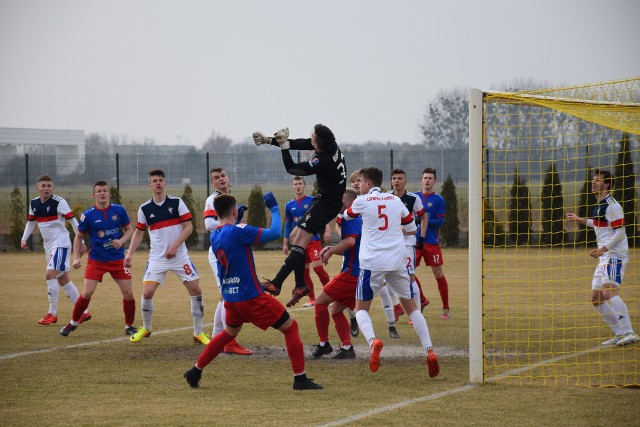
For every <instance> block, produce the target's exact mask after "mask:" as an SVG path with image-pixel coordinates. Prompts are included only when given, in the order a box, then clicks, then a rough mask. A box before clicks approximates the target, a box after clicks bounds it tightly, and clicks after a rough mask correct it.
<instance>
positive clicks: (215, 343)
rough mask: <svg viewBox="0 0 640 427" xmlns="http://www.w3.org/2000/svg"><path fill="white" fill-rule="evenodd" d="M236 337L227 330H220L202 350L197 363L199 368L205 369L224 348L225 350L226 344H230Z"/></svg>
mask: <svg viewBox="0 0 640 427" xmlns="http://www.w3.org/2000/svg"><path fill="white" fill-rule="evenodd" d="M233 338H234V337H232V336H231V335H229V334H228V333H227V332H226V331H224V330H223V331H222V332H220V333H219V334H218V335H216V336H215V337H213V338H211V341H209V344H207V346H206V347H205V348H204V350H202V353H200V356H199V357H198V362H197V363H196V367H198V368H199V369H204V368H205V367H206V366H207V365H208V364H209V363H211V362H212V361H213V359H215V358H216V357H217V356H218V355H219V354H220V353H222V350H224V346H225V345H227V344H229V343H230V342H231V341H232V340H233Z"/></svg>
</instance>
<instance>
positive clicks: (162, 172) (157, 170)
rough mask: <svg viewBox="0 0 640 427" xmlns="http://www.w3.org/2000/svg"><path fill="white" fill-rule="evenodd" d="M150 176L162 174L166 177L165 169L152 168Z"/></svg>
mask: <svg viewBox="0 0 640 427" xmlns="http://www.w3.org/2000/svg"><path fill="white" fill-rule="evenodd" d="M149 176H150V177H152V176H161V177H163V178H164V177H165V176H164V171H163V170H162V169H151V170H150V171H149Z"/></svg>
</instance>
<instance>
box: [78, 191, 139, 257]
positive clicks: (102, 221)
mask: <svg viewBox="0 0 640 427" xmlns="http://www.w3.org/2000/svg"><path fill="white" fill-rule="evenodd" d="M130 223H131V220H130V219H129V215H127V211H126V210H125V208H124V207H123V206H120V205H118V204H115V203H111V204H110V205H109V206H108V207H107V208H106V209H99V208H98V207H97V206H94V207H92V208H91V209H87V210H86V211H85V212H84V213H83V214H82V216H80V224H78V231H79V232H81V233H82V234H88V235H89V240H90V241H91V246H90V248H89V258H91V259H93V260H96V261H102V262H108V261H117V260H120V259H124V247H121V248H119V249H116V248H114V247H113V246H111V241H112V240H117V239H120V238H121V237H122V227H126V226H127V225H129V224H130Z"/></svg>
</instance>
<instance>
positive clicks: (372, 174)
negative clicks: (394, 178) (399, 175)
mask: <svg viewBox="0 0 640 427" xmlns="http://www.w3.org/2000/svg"><path fill="white" fill-rule="evenodd" d="M361 171H362V179H363V180H365V181H371V183H372V184H373V186H374V187H380V185H382V178H383V174H382V171H381V170H380V169H378V168H363V169H361Z"/></svg>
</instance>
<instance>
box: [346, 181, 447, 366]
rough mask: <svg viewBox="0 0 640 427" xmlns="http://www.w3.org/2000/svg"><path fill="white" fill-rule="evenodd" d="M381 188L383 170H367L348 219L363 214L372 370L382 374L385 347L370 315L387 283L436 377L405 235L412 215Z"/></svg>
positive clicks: (365, 316)
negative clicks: (413, 282)
mask: <svg viewBox="0 0 640 427" xmlns="http://www.w3.org/2000/svg"><path fill="white" fill-rule="evenodd" d="M381 184H382V171H381V170H380V169H378V168H365V169H363V170H362V184H361V185H360V194H362V195H363V196H361V197H358V198H357V199H356V200H355V201H354V202H353V204H352V205H351V207H350V208H349V209H347V210H346V212H345V214H344V220H345V221H347V220H350V219H352V218H356V217H357V216H359V215H360V216H362V242H361V244H360V256H359V260H360V277H359V278H358V284H357V288H356V318H357V319H358V326H360V330H361V331H362V333H363V335H364V336H365V338H366V339H367V342H368V343H369V346H370V347H371V355H370V357H369V368H370V369H371V372H376V371H378V368H379V367H380V352H381V351H382V347H383V343H382V341H381V340H379V339H378V338H376V335H375V332H374V330H373V325H372V323H371V317H369V313H368V311H369V308H370V307H371V300H372V299H373V296H374V295H375V293H376V291H377V290H378V289H379V288H380V287H382V286H385V280H386V286H389V287H390V288H391V289H392V290H393V292H394V293H395V294H396V295H397V296H398V298H399V299H400V304H402V307H403V308H404V310H405V312H406V313H407V314H408V316H409V319H410V320H411V321H412V322H413V328H414V329H415V331H416V334H417V335H418V337H419V338H420V342H421V343H422V346H423V348H424V350H425V353H426V360H425V362H426V365H427V367H428V370H429V376H430V377H432V378H433V377H435V376H437V375H438V373H439V372H440V366H439V364H438V357H437V356H436V354H435V352H434V351H433V345H432V343H431V337H430V335H429V328H428V326H427V321H426V320H425V318H424V316H423V315H422V312H421V311H420V310H419V309H418V306H417V305H416V302H415V300H414V299H413V294H414V288H413V285H412V284H411V281H410V280H409V273H408V271H407V266H406V257H405V251H406V248H405V242H404V237H403V227H402V226H405V228H404V229H405V230H406V231H415V228H416V227H415V223H414V220H413V215H412V214H411V213H410V212H409V210H408V209H407V208H406V207H405V206H404V204H403V203H402V200H400V198H398V197H396V196H394V195H393V194H389V193H383V192H381V191H380V185H381ZM343 226H344V224H343Z"/></svg>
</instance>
